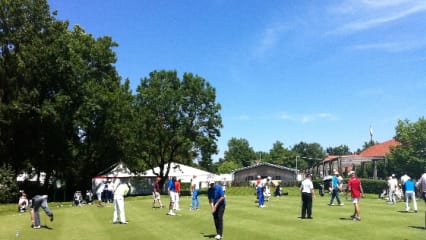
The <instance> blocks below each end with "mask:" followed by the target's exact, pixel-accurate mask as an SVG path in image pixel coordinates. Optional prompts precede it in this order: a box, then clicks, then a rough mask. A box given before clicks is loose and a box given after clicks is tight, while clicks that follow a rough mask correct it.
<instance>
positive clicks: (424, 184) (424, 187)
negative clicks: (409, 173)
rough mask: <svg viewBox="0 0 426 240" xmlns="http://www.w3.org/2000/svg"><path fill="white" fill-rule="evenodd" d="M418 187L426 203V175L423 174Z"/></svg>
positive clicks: (417, 184)
mask: <svg viewBox="0 0 426 240" xmlns="http://www.w3.org/2000/svg"><path fill="white" fill-rule="evenodd" d="M416 186H417V188H418V189H419V190H420V193H421V194H422V198H423V201H424V202H425V203H426V173H423V175H422V176H421V177H420V179H419V180H418V181H417V183H416Z"/></svg>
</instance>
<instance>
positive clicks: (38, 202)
mask: <svg viewBox="0 0 426 240" xmlns="http://www.w3.org/2000/svg"><path fill="white" fill-rule="evenodd" d="M40 207H41V208H42V209H43V210H44V212H45V213H46V215H47V216H49V219H50V221H53V213H52V211H50V209H49V206H48V205H47V195H42V196H41V195H35V196H34V197H33V198H32V199H31V201H30V208H31V210H30V216H31V227H32V228H34V229H40V227H41V226H40V213H39V210H40Z"/></svg>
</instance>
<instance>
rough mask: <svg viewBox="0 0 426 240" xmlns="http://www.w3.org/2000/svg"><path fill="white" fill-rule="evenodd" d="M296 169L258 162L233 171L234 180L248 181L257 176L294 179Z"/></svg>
mask: <svg viewBox="0 0 426 240" xmlns="http://www.w3.org/2000/svg"><path fill="white" fill-rule="evenodd" d="M296 172H297V171H296V169H294V168H287V167H283V166H280V165H275V164H271V163H266V162H265V163H259V164H256V165H252V166H249V167H244V168H239V169H236V170H234V171H233V176H234V177H233V179H234V182H250V181H254V180H256V178H257V176H261V177H262V178H266V177H268V176H269V177H271V178H272V180H274V181H284V182H285V181H294V180H296V178H297V177H296Z"/></svg>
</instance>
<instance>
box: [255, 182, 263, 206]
mask: <svg viewBox="0 0 426 240" xmlns="http://www.w3.org/2000/svg"><path fill="white" fill-rule="evenodd" d="M256 192H257V200H258V203H259V207H260V208H264V207H265V198H264V195H263V181H262V178H261V177H260V176H257V180H256Z"/></svg>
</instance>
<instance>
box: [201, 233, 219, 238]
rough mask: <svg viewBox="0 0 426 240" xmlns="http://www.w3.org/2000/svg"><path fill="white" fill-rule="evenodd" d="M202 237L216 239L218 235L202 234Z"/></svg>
mask: <svg viewBox="0 0 426 240" xmlns="http://www.w3.org/2000/svg"><path fill="white" fill-rule="evenodd" d="M201 235H203V237H205V238H214V237H216V234H205V233H201Z"/></svg>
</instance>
